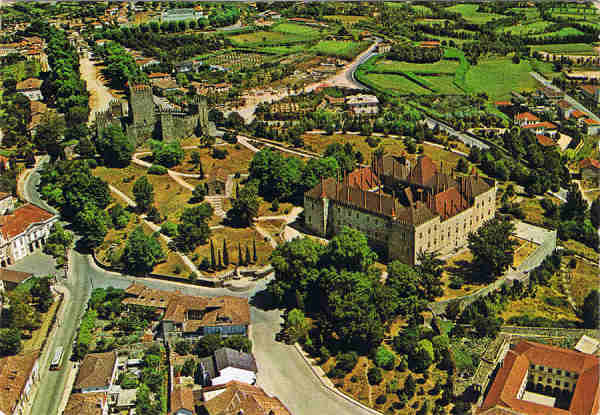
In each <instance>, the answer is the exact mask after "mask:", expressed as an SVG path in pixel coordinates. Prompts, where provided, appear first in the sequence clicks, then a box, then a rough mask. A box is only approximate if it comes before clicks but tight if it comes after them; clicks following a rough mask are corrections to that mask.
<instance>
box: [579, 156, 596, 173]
mask: <svg viewBox="0 0 600 415" xmlns="http://www.w3.org/2000/svg"><path fill="white" fill-rule="evenodd" d="M579 168H580V169H597V170H598V169H600V161H598V160H596V159H593V158H591V157H587V158H584V159H583V160H581V161H580V162H579Z"/></svg>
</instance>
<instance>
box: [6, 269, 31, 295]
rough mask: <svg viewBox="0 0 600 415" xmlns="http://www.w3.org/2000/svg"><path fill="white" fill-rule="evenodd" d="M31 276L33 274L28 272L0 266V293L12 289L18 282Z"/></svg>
mask: <svg viewBox="0 0 600 415" xmlns="http://www.w3.org/2000/svg"><path fill="white" fill-rule="evenodd" d="M31 277H33V274H31V273H29V272H21V271H12V270H9V269H6V268H0V293H3V292H5V291H12V290H14V289H15V288H17V286H18V285H19V284H22V283H24V282H25V281H27V280H28V279H29V278H31Z"/></svg>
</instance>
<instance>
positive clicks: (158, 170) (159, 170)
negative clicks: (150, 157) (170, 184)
mask: <svg viewBox="0 0 600 415" xmlns="http://www.w3.org/2000/svg"><path fill="white" fill-rule="evenodd" d="M168 171H169V170H168V169H167V168H166V167H163V166H159V165H158V164H153V165H152V166H150V168H149V169H148V174H156V175H159V176H162V175H163V174H167V173H168Z"/></svg>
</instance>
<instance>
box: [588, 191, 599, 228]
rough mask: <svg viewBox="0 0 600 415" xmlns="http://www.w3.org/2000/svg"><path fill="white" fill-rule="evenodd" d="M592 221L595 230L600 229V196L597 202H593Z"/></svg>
mask: <svg viewBox="0 0 600 415" xmlns="http://www.w3.org/2000/svg"><path fill="white" fill-rule="evenodd" d="M590 220H591V221H592V225H593V226H594V228H599V227H600V196H598V197H597V198H596V200H594V201H593V202H592V207H591V209H590Z"/></svg>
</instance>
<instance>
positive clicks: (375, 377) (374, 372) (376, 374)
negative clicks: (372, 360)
mask: <svg viewBox="0 0 600 415" xmlns="http://www.w3.org/2000/svg"><path fill="white" fill-rule="evenodd" d="M367 378H368V379H369V384H370V385H379V384H380V383H381V381H382V380H383V374H382V373H381V369H379V368H378V367H377V366H375V367H372V368H370V369H369V371H368V372H367Z"/></svg>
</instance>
